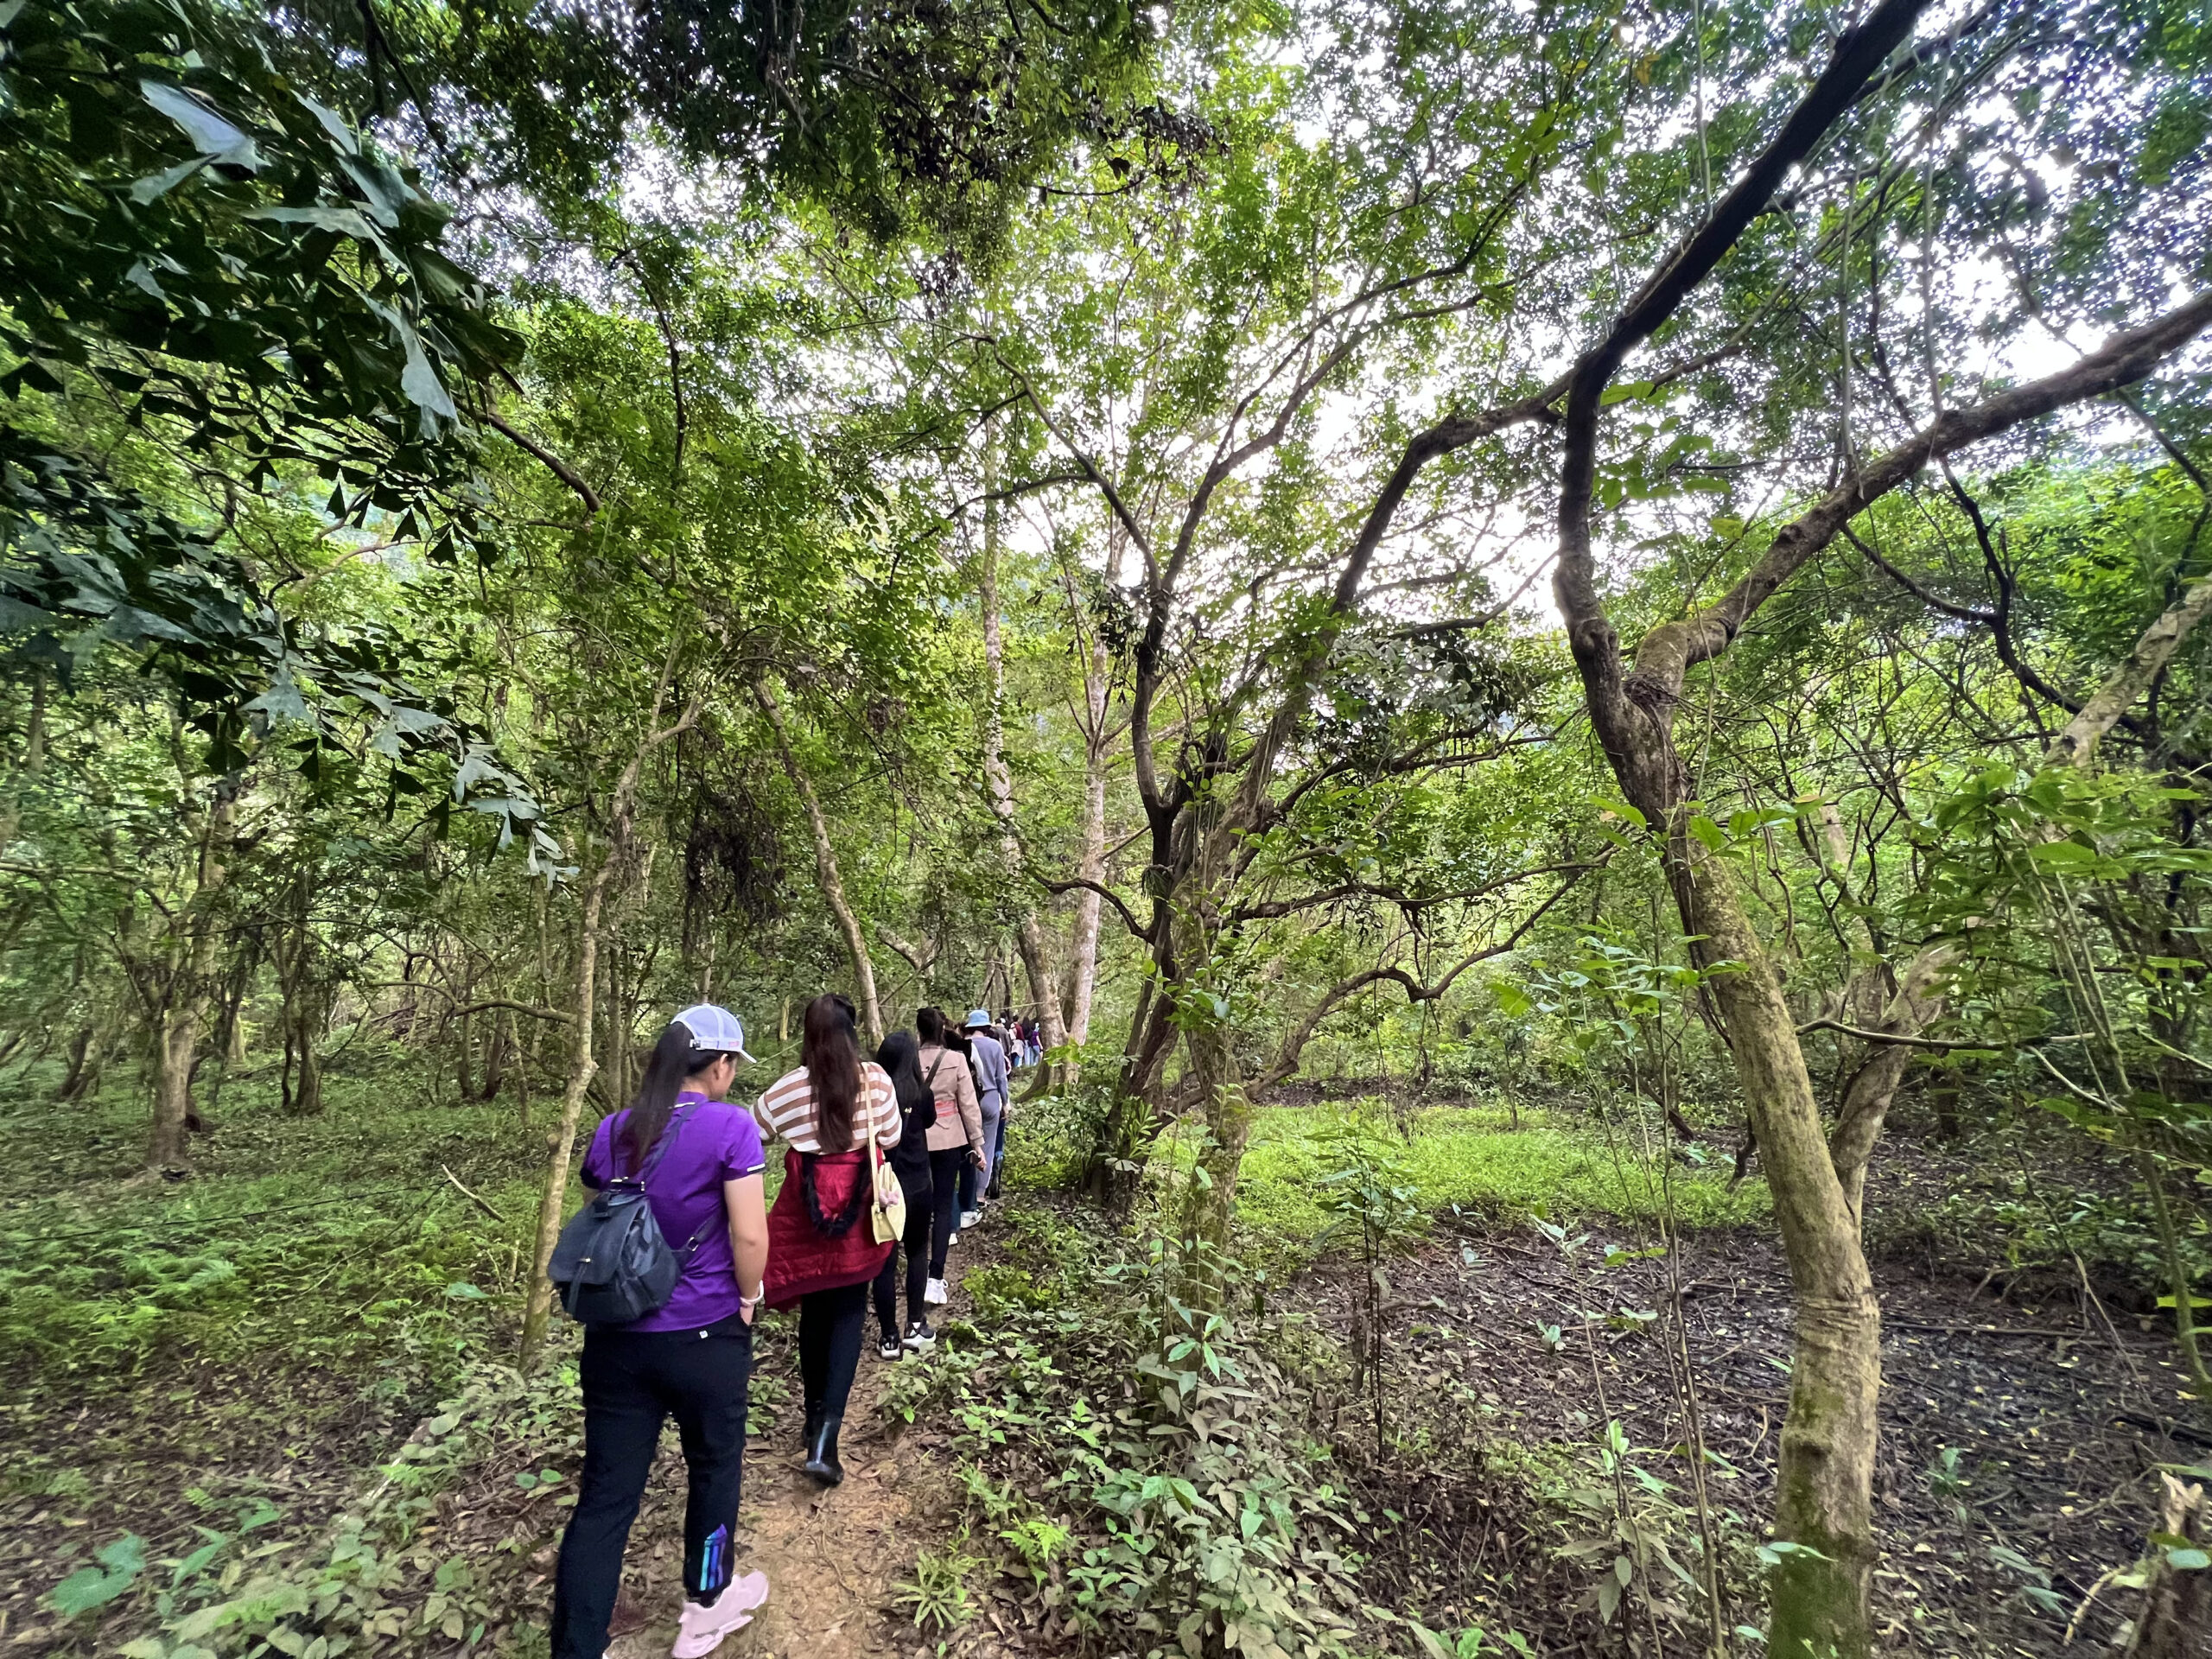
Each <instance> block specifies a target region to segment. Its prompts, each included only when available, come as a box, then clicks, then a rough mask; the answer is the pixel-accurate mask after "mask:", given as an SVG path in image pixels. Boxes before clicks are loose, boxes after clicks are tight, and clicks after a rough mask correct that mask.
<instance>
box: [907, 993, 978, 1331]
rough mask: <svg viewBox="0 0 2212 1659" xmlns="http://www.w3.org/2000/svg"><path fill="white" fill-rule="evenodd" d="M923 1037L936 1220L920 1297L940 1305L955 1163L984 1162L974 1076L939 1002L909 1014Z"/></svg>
mask: <svg viewBox="0 0 2212 1659" xmlns="http://www.w3.org/2000/svg"><path fill="white" fill-rule="evenodd" d="M914 1029H915V1030H916V1031H917V1032H918V1033H921V1039H922V1053H921V1066H922V1081H923V1082H924V1083H925V1084H928V1086H929V1090H930V1092H931V1094H932V1095H934V1096H936V1097H937V1120H936V1122H933V1123H931V1125H930V1131H929V1135H928V1136H927V1139H928V1141H929V1147H930V1184H931V1186H932V1187H933V1188H934V1189H935V1197H936V1199H937V1225H936V1226H935V1228H934V1229H933V1230H931V1234H930V1281H929V1283H928V1285H927V1286H926V1287H925V1288H924V1289H923V1292H922V1300H924V1301H925V1302H927V1303H929V1304H930V1305H931V1306H943V1305H944V1299H945V1291H944V1253H945V1251H946V1250H947V1249H949V1248H950V1246H951V1243H952V1224H953V1220H954V1218H955V1217H957V1214H958V1213H959V1207H960V1167H961V1166H962V1165H963V1163H972V1164H974V1165H975V1166H976V1168H978V1169H981V1168H982V1166H983V1114H982V1108H981V1107H980V1106H978V1105H977V1104H976V1078H975V1076H974V1074H973V1073H972V1072H970V1071H969V1069H968V1061H967V1058H966V1057H965V1056H963V1054H962V1053H961V1052H960V1051H959V1050H958V1049H957V1048H955V1047H952V1046H950V1044H949V1042H948V1040H947V1039H948V1038H949V1036H950V1032H951V1025H950V1021H948V1020H946V1019H945V1017H944V1010H943V1009H942V1008H924V1009H923V1010H922V1011H921V1012H920V1013H919V1014H916V1015H915V1016H914Z"/></svg>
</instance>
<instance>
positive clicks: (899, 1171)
mask: <svg viewBox="0 0 2212 1659" xmlns="http://www.w3.org/2000/svg"><path fill="white" fill-rule="evenodd" d="M921 1052H922V1051H921V1044H920V1043H919V1042H918V1040H916V1039H915V1036H914V1033H912V1032H911V1031H894V1032H893V1033H891V1034H890V1035H889V1036H888V1037H887V1038H885V1039H883V1046H882V1047H880V1048H879V1049H877V1050H876V1051H875V1063H876V1064H877V1065H880V1066H881V1067H882V1068H883V1069H884V1071H887V1072H888V1073H889V1074H890V1077H891V1086H892V1088H893V1090H895V1091H896V1092H897V1094H898V1096H899V1140H898V1143H897V1145H895V1146H894V1147H893V1148H892V1150H891V1159H890V1162H891V1167H892V1171H893V1173H895V1174H896V1175H897V1176H898V1177H899V1187H900V1188H901V1189H902V1190H903V1191H904V1192H906V1236H905V1237H904V1238H902V1239H901V1240H899V1243H900V1244H902V1245H903V1246H904V1247H905V1249H906V1329H905V1331H904V1332H901V1331H900V1329H899V1252H898V1251H897V1250H896V1249H893V1251H892V1253H891V1257H890V1259H889V1260H888V1261H887V1262H885V1263H884V1264H883V1271H882V1272H881V1273H880V1274H877V1275H876V1279H875V1317H876V1322H877V1323H878V1324H879V1325H881V1327H882V1332H883V1334H882V1338H881V1340H880V1341H879V1342H878V1343H877V1344H876V1354H877V1357H879V1358H881V1359H887V1360H895V1359H903V1358H904V1357H906V1354H907V1353H908V1352H909V1351H912V1352H916V1353H918V1352H920V1351H922V1350H924V1349H925V1348H928V1347H930V1346H931V1344H934V1343H935V1342H936V1341H937V1332H936V1331H935V1330H933V1329H932V1328H931V1325H930V1322H929V1315H928V1311H927V1306H926V1304H925V1302H924V1301H923V1300H922V1299H923V1296H924V1294H925V1291H926V1289H927V1286H926V1284H925V1280H926V1278H927V1277H928V1274H929V1265H930V1236H931V1233H932V1232H933V1231H934V1230H935V1229H936V1226H937V1198H936V1194H935V1191H934V1188H933V1187H932V1185H931V1179H930V1148H929V1130H930V1125H931V1123H932V1122H935V1121H936V1118H937V1101H936V1098H935V1097H934V1096H932V1095H931V1093H930V1086H929V1084H926V1083H925V1082H923V1080H922V1066H921Z"/></svg>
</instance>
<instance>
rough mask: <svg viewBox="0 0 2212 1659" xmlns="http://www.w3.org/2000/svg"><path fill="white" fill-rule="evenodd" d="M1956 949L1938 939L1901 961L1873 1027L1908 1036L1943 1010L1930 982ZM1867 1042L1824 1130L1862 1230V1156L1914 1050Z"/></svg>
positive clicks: (1876, 1136)
mask: <svg viewBox="0 0 2212 1659" xmlns="http://www.w3.org/2000/svg"><path fill="white" fill-rule="evenodd" d="M1957 955H1958V951H1957V950H1956V949H1955V947H1954V946H1952V945H1949V944H1932V945H1929V947H1928V948H1927V949H1926V950H1923V951H1921V952H1920V954H1919V955H1917V956H1916V957H1914V958H1913V959H1912V961H1911V962H1910V963H1908V964H1907V965H1906V968H1905V970H1904V978H1903V980H1902V981H1901V982H1899V983H1898V985H1897V992H1896V994H1895V995H1892V996H1891V998H1890V1000H1889V1001H1888V1003H1887V1004H1886V1005H1885V1007H1884V1008H1883V1009H1882V1012H1881V1014H1880V1016H1879V1017H1878V1020H1876V1022H1875V1025H1874V1029H1875V1030H1877V1031H1882V1032H1888V1033H1891V1034H1893V1035H1897V1036H1904V1037H1910V1036H1913V1035H1915V1034H1916V1033H1919V1032H1921V1031H1923V1030H1925V1029H1926V1028H1927V1027H1929V1025H1931V1024H1932V1023H1934V1021H1935V1020H1936V1016H1937V1015H1939V1014H1942V1012H1943V999H1942V996H1941V995H1937V994H1936V988H1935V987H1936V981H1937V980H1939V979H1941V978H1942V974H1943V970H1944V969H1945V968H1947V967H1948V966H1949V965H1950V963H1951V960H1952V958H1953V957H1955V956H1957ZM1868 1047H1869V1049H1870V1051H1871V1052H1869V1053H1868V1054H1867V1056H1866V1058H1865V1059H1864V1060H1862V1061H1861V1062H1860V1063H1859V1069H1858V1070H1857V1071H1853V1073H1852V1074H1851V1077H1850V1079H1849V1080H1848V1081H1847V1083H1846V1084H1844V1086H1843V1095H1842V1098H1841V1099H1840V1100H1839V1101H1838V1102H1837V1104H1836V1115H1835V1128H1834V1130H1833V1131H1831V1132H1830V1134H1829V1135H1828V1160H1829V1161H1830V1162H1831V1163H1833V1164H1834V1166H1835V1173H1836V1179H1839V1180H1840V1181H1841V1182H1842V1183H1843V1192H1844V1198H1845V1200H1846V1201H1847V1203H1848V1204H1849V1205H1851V1215H1852V1219H1853V1222H1854V1223H1855V1224H1857V1225H1858V1226H1859V1228H1860V1229H1861V1231H1862V1235H1863V1231H1864V1229H1865V1225H1866V1164H1867V1160H1869V1159H1871V1158H1872V1156H1873V1155H1874V1144H1875V1142H1876V1141H1879V1140H1880V1139H1881V1135H1882V1126H1883V1125H1884V1124H1885V1123H1886V1122H1888V1121H1889V1116H1890V1103H1891V1101H1893V1100H1895V1099H1896V1098H1897V1084H1900V1083H1902V1082H1904V1074H1905V1069H1906V1068H1907V1067H1908V1066H1910V1065H1911V1064H1912V1058H1913V1054H1914V1050H1913V1049H1912V1048H1911V1047H1910V1046H1909V1045H1906V1044H1904V1043H1873V1044H1870V1045H1868Z"/></svg>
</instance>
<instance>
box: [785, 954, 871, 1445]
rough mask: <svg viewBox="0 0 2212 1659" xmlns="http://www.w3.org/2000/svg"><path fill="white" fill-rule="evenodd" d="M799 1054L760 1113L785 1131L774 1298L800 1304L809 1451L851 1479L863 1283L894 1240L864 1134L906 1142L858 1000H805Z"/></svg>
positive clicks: (865, 1319)
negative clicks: (882, 1232)
mask: <svg viewBox="0 0 2212 1659" xmlns="http://www.w3.org/2000/svg"><path fill="white" fill-rule="evenodd" d="M799 1062H800V1063H799V1065H798V1069H797V1070H796V1071H787V1072H785V1074H784V1075H783V1076H782V1077H779V1078H777V1079H776V1082H775V1084H774V1086H773V1087H772V1088H771V1089H770V1090H768V1092H767V1093H766V1094H765V1095H763V1096H761V1097H760V1104H759V1105H757V1106H755V1107H754V1108H753V1116H754V1118H755V1119H756V1120H757V1121H758V1122H759V1123H760V1127H761V1128H762V1129H764V1130H765V1131H766V1132H767V1133H768V1134H770V1135H775V1136H777V1137H779V1139H781V1140H782V1141H784V1142H785V1146H786V1150H785V1154H784V1184H783V1185H782V1187H780V1188H779V1190H778V1192H777V1193H776V1207H775V1209H774V1210H773V1211H771V1212H770V1213H769V1217H768V1282H767V1297H768V1306H770V1307H772V1308H779V1309H780V1308H785V1307H790V1306H793V1305H794V1304H796V1305H797V1306H798V1370H799V1381H800V1383H801V1386H802V1388H803V1389H804V1394H805V1398H806V1431H805V1433H806V1459H805V1461H804V1463H803V1464H801V1465H800V1468H801V1469H802V1470H803V1471H804V1472H805V1473H806V1474H807V1475H809V1476H810V1477H811V1478H813V1479H815V1480H817V1481H819V1482H821V1483H822V1484H823V1485H824V1486H835V1485H836V1484H838V1483H839V1482H840V1481H842V1480H843V1479H844V1478H845V1470H844V1465H842V1464H841V1463H839V1462H838V1460H837V1431H838V1429H839V1428H840V1427H842V1425H843V1423H844V1421H845V1402H846V1400H847V1398H848V1397H849V1395H851V1393H852V1391H853V1374H854V1372H855V1370H858V1369H859V1367H860V1361H861V1338H862V1336H863V1333H864V1331H865V1327H866V1325H867V1323H868V1287H869V1286H870V1285H872V1284H874V1282H875V1277H876V1275H877V1274H880V1273H881V1272H882V1271H883V1264H884V1263H885V1262H887V1261H888V1260H889V1259H890V1256H891V1252H892V1249H893V1246H892V1245H891V1244H879V1243H876V1242H875V1236H874V1232H873V1230H871V1228H870V1226H869V1223H868V1211H869V1205H870V1200H871V1197H872V1195H873V1193H874V1168H873V1160H872V1159H871V1157H870V1155H869V1147H868V1142H869V1138H870V1136H871V1135H873V1136H874V1142H875V1145H876V1147H878V1148H879V1149H883V1150H888V1149H889V1148H892V1147H896V1146H897V1145H898V1143H899V1101H898V1096H897V1094H896V1092H895V1091H894V1090H893V1088H892V1086H891V1079H890V1077H888V1076H887V1074H886V1073H885V1071H884V1070H883V1068H882V1067H881V1066H880V1065H876V1064H875V1063H874V1061H872V1060H863V1059H861V1050H860V1039H859V1036H858V1033H856V1032H855V1028H854V1014H853V1005H852V1004H851V1002H849V1001H847V1000H846V999H845V998H844V997H842V996H839V995H835V994H829V995H822V996H817V997H816V998H815V999H814V1001H811V1002H810V1003H808V1004H807V1005H806V1017H805V1021H804V1027H803V1028H802V1034H801V1038H800V1045H799Z"/></svg>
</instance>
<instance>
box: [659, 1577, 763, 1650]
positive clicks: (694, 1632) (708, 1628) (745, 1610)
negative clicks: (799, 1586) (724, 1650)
mask: <svg viewBox="0 0 2212 1659" xmlns="http://www.w3.org/2000/svg"><path fill="white" fill-rule="evenodd" d="M767 1599H768V1575H767V1574H766V1573H747V1574H746V1575H745V1576H744V1577H743V1578H741V1579H733V1580H731V1581H730V1583H729V1584H728V1586H726V1587H725V1588H724V1589H723V1591H722V1592H721V1594H720V1595H719V1596H716V1597H715V1605H713V1606H711V1607H702V1606H701V1605H699V1604H698V1603H697V1602H696V1601H687V1602H685V1603H684V1604H683V1624H681V1625H679V1626H678V1627H677V1632H676V1659H702V1655H705V1654H709V1653H712V1652H713V1651H714V1650H715V1649H716V1648H717V1647H719V1646H721V1641H722V1638H723V1637H726V1636H728V1635H730V1634H732V1633H733V1632H734V1631H737V1630H743V1629H744V1628H745V1627H746V1626H747V1624H751V1623H752V1622H753V1614H754V1613H755V1612H756V1611H759V1610H760V1606H761V1605H762V1604H763V1603H765V1602H766V1600H767Z"/></svg>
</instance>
